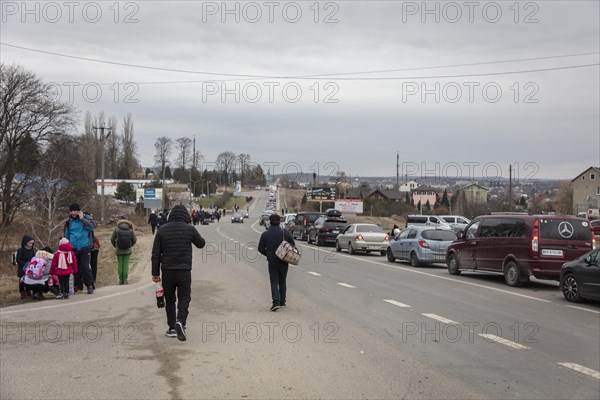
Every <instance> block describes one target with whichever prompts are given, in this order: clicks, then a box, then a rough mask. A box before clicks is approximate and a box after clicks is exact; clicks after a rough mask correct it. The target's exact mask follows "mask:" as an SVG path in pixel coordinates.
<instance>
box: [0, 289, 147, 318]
mask: <svg viewBox="0 0 600 400" xmlns="http://www.w3.org/2000/svg"><path fill="white" fill-rule="evenodd" d="M153 285H156V283H154V282H150V283H146V284H145V285H142V286H136V287H135V288H133V289H130V290H125V291H123V292H118V293H113V294H108V295H106V296H99V295H97V296H94V297H92V298H89V299H86V300H81V301H72V300H74V299H75V298H77V299H79V298H81V297H84V296H86V295H85V294H83V293H82V294H77V295H72V296H70V298H71V299H72V300H56V303H55V304H54V305H51V306H43V307H32V308H21V309H19V310H12V311H0V316H5V315H8V314H17V313H21V312H29V311H39V310H48V309H51V308H57V307H68V306H79V305H80V304H82V303H90V302H93V301H100V300H104V299H109V298H111V297H116V296H121V295H124V294H128V293H133V292H138V291H140V290H143V289H146V288H147V287H150V286H153ZM95 293H98V292H95ZM48 301H51V299H50V298H48Z"/></svg>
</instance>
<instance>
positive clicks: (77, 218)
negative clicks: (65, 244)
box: [64, 203, 96, 294]
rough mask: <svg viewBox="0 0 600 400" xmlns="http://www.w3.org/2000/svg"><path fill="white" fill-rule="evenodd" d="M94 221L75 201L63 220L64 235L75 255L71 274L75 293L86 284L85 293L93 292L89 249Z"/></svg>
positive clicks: (90, 249)
mask: <svg viewBox="0 0 600 400" xmlns="http://www.w3.org/2000/svg"><path fill="white" fill-rule="evenodd" d="M95 228H96V223H95V222H94V219H93V218H92V216H91V214H89V213H84V212H82V211H81V207H80V206H79V204H77V203H73V204H71V205H70V206H69V217H68V218H67V222H65V233H64V237H65V238H67V239H68V240H69V243H71V245H72V246H73V252H74V253H75V257H77V272H76V273H75V274H74V275H73V278H74V281H75V288H74V289H75V293H77V292H78V291H82V290H83V285H84V284H85V286H87V293H88V294H93V293H94V276H93V275H92V267H91V264H90V259H91V251H92V247H93V242H94V239H93V238H94V229H95Z"/></svg>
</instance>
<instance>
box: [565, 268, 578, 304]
mask: <svg viewBox="0 0 600 400" xmlns="http://www.w3.org/2000/svg"><path fill="white" fill-rule="evenodd" d="M562 292H563V296H565V299H566V300H567V301H570V302H572V303H579V302H580V301H581V300H583V297H581V292H580V291H579V283H578V282H577V278H575V275H573V274H568V275H567V276H566V277H565V281H564V282H563V285H562Z"/></svg>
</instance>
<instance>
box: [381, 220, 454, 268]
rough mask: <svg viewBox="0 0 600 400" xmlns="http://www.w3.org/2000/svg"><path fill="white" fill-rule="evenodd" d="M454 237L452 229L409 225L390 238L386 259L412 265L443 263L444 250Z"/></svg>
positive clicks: (444, 258)
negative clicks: (406, 262)
mask: <svg viewBox="0 0 600 400" xmlns="http://www.w3.org/2000/svg"><path fill="white" fill-rule="evenodd" d="M454 239H456V235H455V233H454V231H453V230H452V229H448V228H435V227H428V226H411V227H408V228H405V229H403V230H402V231H401V232H400V233H399V234H398V236H396V237H395V238H392V240H390V246H389V247H388V249H387V253H386V254H387V259H388V261H389V262H394V261H396V260H402V261H410V265H412V266H413V267H418V266H419V265H421V264H431V263H443V262H445V261H446V250H447V249H448V246H449V245H450V244H451V243H452V242H453V241H454Z"/></svg>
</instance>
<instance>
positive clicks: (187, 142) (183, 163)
mask: <svg viewBox="0 0 600 400" xmlns="http://www.w3.org/2000/svg"><path fill="white" fill-rule="evenodd" d="M176 142H177V144H176V145H175V146H176V147H177V152H178V153H177V165H178V166H179V168H181V169H186V168H187V166H188V163H189V160H190V157H191V156H193V154H191V153H192V150H191V148H190V147H191V146H192V139H190V138H188V137H181V138H179V139H177V140H176Z"/></svg>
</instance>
